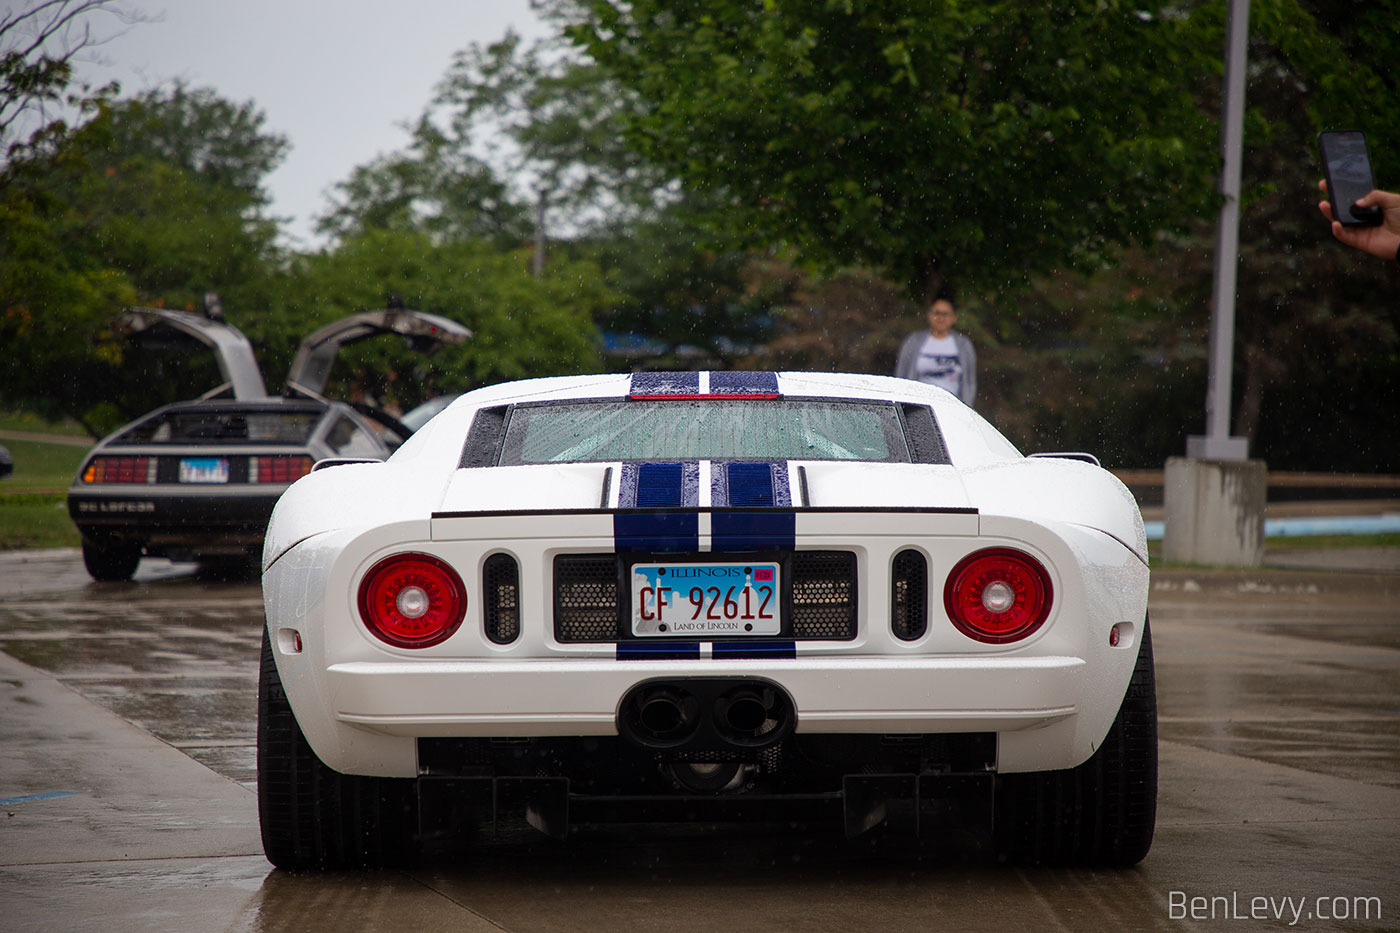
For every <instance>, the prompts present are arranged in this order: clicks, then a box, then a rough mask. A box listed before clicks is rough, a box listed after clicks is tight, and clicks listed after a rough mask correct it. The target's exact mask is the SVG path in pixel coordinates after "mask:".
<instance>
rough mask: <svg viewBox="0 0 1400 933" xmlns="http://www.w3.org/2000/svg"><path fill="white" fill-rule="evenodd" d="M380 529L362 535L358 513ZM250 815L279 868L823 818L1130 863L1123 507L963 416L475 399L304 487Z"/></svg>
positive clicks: (894, 397) (1082, 468) (839, 407)
mask: <svg viewBox="0 0 1400 933" xmlns="http://www.w3.org/2000/svg"><path fill="white" fill-rule="evenodd" d="M350 499H353V500H354V501H357V502H360V503H363V504H364V505H363V507H362V508H359V509H357V510H355V511H354V512H353V513H350V512H347V511H346V510H344V509H343V508H341V507H340V506H339V503H342V502H344V501H347V500H350ZM263 562H264V574H263V587H264V597H265V604H266V608H267V631H266V633H265V639H264V649H263V660H262V672H261V681H260V696H259V739H258V753H259V765H258V767H259V782H258V786H259V808H260V817H261V820H262V827H263V840H264V846H265V849H266V852H267V854H268V856H269V858H270V859H271V860H272V861H273V862H274V863H275V864H277V865H279V866H283V867H289V868H305V867H336V866H344V865H352V864H376V863H381V862H384V861H389V860H392V859H393V858H396V857H399V856H400V855H402V854H403V853H404V852H407V851H411V850H412V849H413V847H414V846H415V845H416V844H417V843H418V842H420V841H421V838H420V837H421V835H422V833H423V832H424V831H427V830H430V829H431V828H432V827H434V826H436V825H439V821H440V820H441V819H444V817H443V814H451V815H452V817H451V819H447V820H446V822H447V823H448V824H450V823H451V822H452V820H453V819H456V818H458V815H459V814H460V813H462V812H465V813H467V814H469V816H472V817H475V818H484V819H490V818H492V817H494V816H496V815H497V814H498V812H499V811H500V810H501V809H502V808H509V807H516V808H518V809H519V810H520V811H521V812H523V813H524V814H525V816H526V817H527V818H528V819H529V820H530V821H531V823H532V824H533V825H535V826H536V827H538V828H540V829H542V830H544V831H546V832H549V833H552V834H555V835H563V834H564V833H566V832H567V829H568V826H569V824H570V823H571V822H576V821H580V820H584V821H587V820H597V819H624V820H637V819H643V820H648V819H649V820H683V819H697V818H698V819H753V818H761V819H783V818H803V819H805V818H822V817H830V818H832V819H835V820H838V821H841V822H843V823H844V826H845V828H846V831H847V832H849V833H851V834H856V833H860V832H862V831H865V830H867V829H869V828H871V827H872V826H874V825H876V824H878V823H880V822H881V821H882V820H884V819H885V818H886V817H887V816H888V815H889V814H890V813H893V812H900V811H906V812H908V811H911V812H912V813H913V814H914V817H913V818H914V819H915V820H916V821H917V820H918V819H920V816H919V814H921V813H924V812H925V811H926V810H927V809H928V806H929V805H930V804H933V803H935V802H938V801H944V802H946V801H948V800H954V801H963V802H964V803H966V809H967V811H968V812H972V813H984V814H987V815H989V816H991V818H992V823H993V825H992V826H991V827H990V828H991V831H992V833H993V835H994V837H995V839H996V844H997V847H998V851H1000V852H1002V853H1003V854H1005V855H1007V856H1008V857H1011V858H1016V859H1021V860H1028V861H1051V862H1069V861H1080V862H1090V863H1095V864H1104V865H1129V864H1133V863H1135V862H1137V861H1138V860H1140V859H1141V858H1142V857H1143V856H1144V855H1145V854H1146V852H1147V850H1148V848H1149V846H1150V844H1151V838H1152V829H1153V824H1154V813H1155V800H1156V711H1155V690H1154V686H1153V672H1152V658H1151V639H1150V633H1149V630H1148V626H1147V617H1146V603H1147V590H1148V571H1147V551H1146V541H1145V536H1144V534H1143V528H1142V521H1141V517H1140V515H1139V513H1138V509H1137V506H1136V503H1135V502H1134V500H1133V498H1132V496H1131V495H1130V494H1129V493H1128V492H1127V490H1126V489H1124V488H1123V487H1122V485H1121V484H1120V483H1119V482H1118V481H1117V480H1116V479H1115V478H1114V477H1113V476H1112V475H1111V474H1109V473H1107V472H1106V471H1104V470H1102V469H1100V468H1099V467H1098V465H1097V464H1096V463H1094V462H1086V461H1085V460H1084V459H1083V458H1077V457H1064V456H1050V457H1024V456H1022V455H1021V454H1020V453H1019V452H1018V451H1016V449H1015V448H1014V447H1013V446H1012V445H1011V444H1009V443H1008V442H1007V441H1006V440H1005V439H1004V438H1002V437H1001V435H1000V434H999V433H997V432H996V431H995V429H994V428H992V426H991V425H990V424H988V423H987V422H986V421H984V420H983V419H982V418H981V417H980V416H978V415H977V414H976V413H975V412H973V411H971V409H968V408H967V407H966V406H963V405H962V404H961V403H960V402H958V401H957V400H956V399H955V398H953V397H952V396H951V395H949V394H948V393H946V392H943V391H942V390H939V389H934V388H931V387H926V386H921V385H919V384H917V383H913V382H909V381H907V380H896V379H888V378H880V377H867V376H845V375H833V374H810V373H644V374H635V375H630V376H629V375H620V376H592V377H574V378H568V379H553V380H532V381H526V382H521V383H511V384H507V385H503V386H496V387H492V388H489V389H482V390H478V391H477V392H473V393H469V394H468V395H466V396H464V397H463V398H461V399H459V400H458V401H457V402H456V403H454V404H453V405H452V406H450V407H449V408H447V409H446V410H445V411H443V412H442V413H441V414H439V415H438V416H437V417H436V418H434V419H433V420H432V421H431V422H430V423H429V424H427V425H426V426H425V427H424V428H423V429H422V430H421V431H419V432H418V433H417V434H415V435H414V437H413V438H411V439H410V441H409V442H407V443H406V444H405V445H404V446H403V447H402V448H401V449H400V450H399V451H398V452H397V453H396V454H395V455H394V456H393V457H391V458H390V459H389V460H388V461H387V462H384V463H378V464H361V465H347V466H343V467H337V468H335V469H330V470H323V471H317V472H316V473H313V474H312V475H311V476H309V477H307V478H305V479H303V480H300V481H299V482H298V483H297V484H295V485H294V486H293V487H292V488H291V489H290V490H289V491H288V492H287V494H286V495H285V496H284V497H283V498H282V499H281V500H280V501H279V503H278V505H277V507H276V510H275V512H274V515H273V518H272V521H271V523H270V524H269V528H268V534H267V539H266V546H265V550H264V556H263Z"/></svg>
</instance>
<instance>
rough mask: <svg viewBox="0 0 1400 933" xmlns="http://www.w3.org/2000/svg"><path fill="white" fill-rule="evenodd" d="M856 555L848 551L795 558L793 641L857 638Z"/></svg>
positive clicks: (802, 554)
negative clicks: (796, 639)
mask: <svg viewBox="0 0 1400 933" xmlns="http://www.w3.org/2000/svg"><path fill="white" fill-rule="evenodd" d="M855 634H856V556H855V555H854V554H851V553H849V552H846V551H796V552H794V553H793V555H792V635H793V637H794V638H854V637H855Z"/></svg>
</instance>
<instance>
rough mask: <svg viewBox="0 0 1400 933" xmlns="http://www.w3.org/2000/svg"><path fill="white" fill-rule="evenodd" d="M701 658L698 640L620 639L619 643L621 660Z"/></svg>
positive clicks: (691, 659) (618, 654)
mask: <svg viewBox="0 0 1400 933" xmlns="http://www.w3.org/2000/svg"><path fill="white" fill-rule="evenodd" d="M699 658H700V643H699V642H698V641H620V642H618V643H617V659H618V660H619V661H696V660H699Z"/></svg>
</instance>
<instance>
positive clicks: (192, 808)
mask: <svg viewBox="0 0 1400 933" xmlns="http://www.w3.org/2000/svg"><path fill="white" fill-rule="evenodd" d="M0 748H3V749H4V750H5V751H4V754H3V756H0V892H3V893H0V903H2V904H3V907H2V908H0V910H2V911H3V917H0V928H4V929H6V930H93V931H102V933H108V931H115V930H144V931H156V930H170V931H188V930H211V929H222V928H224V927H226V926H227V924H228V919H229V918H230V917H235V916H238V915H240V914H241V913H242V912H243V910H244V908H245V906H246V905H247V903H248V902H249V900H250V899H252V898H254V897H256V896H257V893H258V890H259V888H260V886H261V885H262V882H263V878H264V877H265V876H266V875H267V873H268V872H269V871H271V868H272V866H271V865H269V864H268V862H267V861H266V860H265V859H264V858H263V855H262V847H261V843H260V841H259V837H258V815H257V804H256V801H255V798H254V795H253V794H252V793H251V792H250V791H249V790H248V789H247V788H245V787H242V786H240V785H239V784H237V783H235V782H233V781H231V780H229V779H227V778H225V777H222V776H220V775H218V774H215V773H214V772H213V771H211V770H209V769H208V768H206V767H204V766H203V765H201V764H199V763H198V762H196V761H194V760H193V759H191V758H189V757H188V756H186V755H185V754H183V753H181V752H180V751H178V750H176V749H174V748H172V747H170V746H169V745H166V744H165V743H164V742H162V741H160V740H159V739H156V738H154V737H153V736H151V735H149V734H147V733H146V732H143V731H142V730H140V729H138V728H136V727H135V726H133V725H131V724H130V723H128V722H126V721H125V720H123V719H121V718H120V717H118V716H115V715H113V714H112V713H109V712H107V711H106V710H104V709H102V708H101V707H99V706H97V705H95V704H93V703H90V702H88V701H87V700H85V699H83V698H82V697H80V696H79V695H78V694H76V693H75V692H73V691H72V690H71V689H69V688H68V687H66V686H64V685H63V684H61V683H59V682H58V681H57V680H56V679H55V678H54V677H53V676H51V675H49V674H47V673H44V672H43V671H39V670H36V669H34V668H32V667H30V666H29V665H27V664H23V663H21V662H19V661H16V660H15V659H13V658H11V657H10V656H9V655H8V654H5V653H3V652H0ZM157 891H159V892H160V893H159V896H153V895H154V894H155V892H157Z"/></svg>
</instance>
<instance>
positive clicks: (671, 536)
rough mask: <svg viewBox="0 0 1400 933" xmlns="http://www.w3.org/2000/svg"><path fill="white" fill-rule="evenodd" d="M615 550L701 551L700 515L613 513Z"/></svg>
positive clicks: (688, 513) (681, 513)
mask: <svg viewBox="0 0 1400 933" xmlns="http://www.w3.org/2000/svg"><path fill="white" fill-rule="evenodd" d="M613 547H614V548H616V549H617V550H618V551H619V552H622V551H634V552H636V551H642V552H647V551H684V552H687V553H694V552H696V551H698V550H700V516H699V515H698V514H696V513H695V512H614V513H613Z"/></svg>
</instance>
